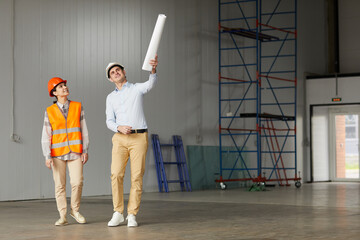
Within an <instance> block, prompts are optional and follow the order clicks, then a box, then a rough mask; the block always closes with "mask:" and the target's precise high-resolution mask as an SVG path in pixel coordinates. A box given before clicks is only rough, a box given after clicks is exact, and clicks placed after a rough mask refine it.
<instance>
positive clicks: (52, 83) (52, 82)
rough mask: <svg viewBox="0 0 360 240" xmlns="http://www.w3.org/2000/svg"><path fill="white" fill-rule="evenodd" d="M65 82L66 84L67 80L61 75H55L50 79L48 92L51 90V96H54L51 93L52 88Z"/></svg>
mask: <svg viewBox="0 0 360 240" xmlns="http://www.w3.org/2000/svg"><path fill="white" fill-rule="evenodd" d="M63 82H64V83H65V84H66V82H67V81H66V80H63V79H62V78H59V77H54V78H52V79H50V80H49V82H48V92H49V95H50V97H53V96H54V95H53V94H52V93H51V92H52V90H53V89H54V87H56V86H57V85H58V84H60V83H63Z"/></svg>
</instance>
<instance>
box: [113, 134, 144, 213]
mask: <svg viewBox="0 0 360 240" xmlns="http://www.w3.org/2000/svg"><path fill="white" fill-rule="evenodd" d="M112 142H113V149H112V162H111V186H112V198H113V205H114V211H117V212H120V213H123V212H124V176H125V168H126V164H127V162H128V159H129V157H130V171H131V188H130V196H129V203H128V208H127V213H128V214H134V215H136V214H137V213H138V211H139V207H140V202H141V194H142V185H143V176H144V172H145V158H146V152H147V149H148V133H147V132H146V133H133V134H126V135H124V134H121V133H115V134H114V136H113V138H112Z"/></svg>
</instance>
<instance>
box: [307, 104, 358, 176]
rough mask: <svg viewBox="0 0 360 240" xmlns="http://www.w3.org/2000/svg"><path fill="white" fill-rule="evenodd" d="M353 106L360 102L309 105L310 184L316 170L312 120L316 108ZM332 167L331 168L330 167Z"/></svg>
mask: <svg viewBox="0 0 360 240" xmlns="http://www.w3.org/2000/svg"><path fill="white" fill-rule="evenodd" d="M353 105H358V106H360V102H358V103H335V104H310V105H309V111H310V113H309V125H310V126H309V131H310V135H309V145H308V146H309V148H310V149H309V150H310V154H309V155H310V159H309V160H310V165H309V168H310V169H309V170H310V182H314V169H313V139H312V132H313V129H312V124H311V119H312V117H313V113H314V108H315V107H326V106H328V107H336V106H339V107H347V106H353ZM330 155H331V153H330ZM329 167H330V166H329ZM329 182H331V180H329Z"/></svg>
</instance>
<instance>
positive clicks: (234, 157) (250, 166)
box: [216, 0, 301, 188]
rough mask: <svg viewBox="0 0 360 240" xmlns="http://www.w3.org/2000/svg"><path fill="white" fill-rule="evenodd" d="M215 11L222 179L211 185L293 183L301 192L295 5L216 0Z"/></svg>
mask: <svg viewBox="0 0 360 240" xmlns="http://www.w3.org/2000/svg"><path fill="white" fill-rule="evenodd" d="M218 11H219V12H218V15H219V25H218V29H219V46H218V48H219V76H218V80H219V145H220V173H219V174H220V177H219V179H217V180H216V182H219V183H220V186H221V187H222V188H226V184H225V182H233V181H249V180H250V181H253V182H255V183H259V182H264V183H265V182H268V181H269V182H271V181H275V182H278V184H279V185H290V184H289V181H290V180H293V181H295V186H296V187H300V186H301V183H300V180H301V178H300V176H299V175H298V172H297V159H296V99H297V96H296V89H297V88H296V84H297V0H266V1H265V0H219V8H218ZM233 109H235V111H232V110H233ZM225 111H228V112H227V113H226V114H225ZM229 146H230V147H231V149H230V150H229Z"/></svg>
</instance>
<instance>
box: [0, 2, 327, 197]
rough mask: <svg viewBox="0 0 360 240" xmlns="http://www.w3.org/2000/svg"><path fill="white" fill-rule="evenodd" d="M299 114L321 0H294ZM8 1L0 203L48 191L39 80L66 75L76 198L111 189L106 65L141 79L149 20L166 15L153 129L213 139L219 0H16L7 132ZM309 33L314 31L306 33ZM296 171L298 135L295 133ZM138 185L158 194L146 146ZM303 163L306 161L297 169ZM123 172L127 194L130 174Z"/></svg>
mask: <svg viewBox="0 0 360 240" xmlns="http://www.w3.org/2000/svg"><path fill="white" fill-rule="evenodd" d="M298 5H299V8H298V10H299V12H298V13H299V22H298V23H299V30H298V32H299V42H298V53H299V61H298V67H299V76H298V78H299V98H298V99H299V106H298V107H299V108H298V109H299V111H298V117H299V120H298V129H301V128H302V127H303V126H302V121H303V117H304V111H303V110H302V109H303V108H304V106H305V105H304V104H303V102H304V97H303V92H304V89H303V86H302V84H303V77H304V74H303V73H304V72H316V73H324V72H325V68H326V67H325V64H326V54H325V53H326V51H325V50H326V45H325V44H324V42H325V39H326V37H325V35H326V33H325V32H324V30H323V29H324V26H325V21H324V19H325V14H324V11H325V7H324V1H323V0H321V1H311V0H303V1H299V3H298ZM11 6H12V0H2V1H0V32H1V34H0V53H1V54H0V78H1V83H2V87H1V88H0V91H1V92H0V106H1V109H2V111H3V114H1V116H0V120H1V128H0V131H1V132H0V133H1V134H0V151H1V153H2V156H1V158H0V163H1V165H0V166H1V167H0V200H14V199H34V198H49V197H53V196H54V190H53V180H52V174H51V172H50V171H49V170H48V169H47V168H46V167H45V165H44V158H43V156H42V152H41V145H40V138H41V129H42V124H43V117H44V111H45V108H46V107H47V106H48V105H50V104H51V103H52V102H51V100H52V99H50V98H49V97H48V94H47V81H48V79H49V78H51V77H53V76H60V77H63V78H65V79H67V80H69V84H68V85H69V87H70V99H72V100H76V101H81V102H83V104H84V107H85V116H86V120H87V123H88V128H89V132H90V152H89V156H90V159H89V162H88V163H87V164H86V165H85V170H84V172H85V183H84V195H85V196H89V195H103V194H110V193H111V190H110V178H109V175H110V161H111V136H112V132H111V131H110V130H108V129H107V128H106V125H105V98H106V96H107V94H108V93H109V92H111V91H112V90H113V89H114V86H113V85H112V84H111V83H110V82H108V81H107V80H106V79H105V73H104V69H105V67H106V65H107V63H108V62H110V61H119V62H121V63H123V64H124V65H125V67H126V70H127V77H128V80H129V81H130V82H142V81H145V80H146V78H147V75H148V74H147V73H146V72H144V71H142V70H141V66H142V61H143V58H144V56H145V53H146V49H147V45H148V42H149V39H150V37H151V33H152V30H153V27H154V24H155V21H156V18H157V14H159V13H164V14H166V15H167V16H168V19H167V23H166V27H165V30H164V35H163V38H162V43H161V47H160V50H159V52H158V54H159V61H160V63H159V67H158V74H159V82H158V84H157V86H156V87H155V88H154V89H153V90H152V91H151V92H149V93H148V94H147V96H146V97H145V114H146V116H147V121H148V125H149V129H150V134H151V133H157V134H159V135H160V138H161V140H162V141H168V140H169V139H170V137H171V135H173V134H179V135H181V136H183V141H184V143H185V144H186V145H196V144H200V145H212V146H214V145H218V96H217V91H218V90H217V89H218V85H217V69H218V53H217V47H218V45H217V41H218V36H217V7H218V6H217V0H196V1H195V0H182V1H180V0H153V1H145V0H104V1H94V0H93V1H88V0H86V1H85V0H76V1H75V0H58V1H56V0H15V18H14V19H15V24H14V26H15V65H14V66H15V70H14V73H15V76H14V119H15V120H14V131H15V133H16V134H18V135H19V136H20V138H21V142H20V143H15V142H12V141H11V140H10V135H11V133H12V130H11V129H12V104H11V103H12V96H13V95H12V94H13V93H12V67H11V62H12V60H11V59H12V27H11V26H12V24H11V22H12V8H11ZM314 36H316V37H314ZM298 134H299V135H298V150H299V151H298V152H299V154H298V161H299V168H300V169H301V168H302V164H303V157H304V156H303V154H302V151H303V148H302V142H303V136H302V132H301V130H300V131H298ZM149 150H150V151H149V152H148V158H147V164H146V165H147V166H146V168H147V170H146V173H145V178H144V190H145V191H157V181H156V175H155V167H154V163H153V162H154V159H153V153H152V150H151V149H150V148H149ZM304 167H306V165H305V166H304ZM129 177H130V176H129V174H128V175H126V180H125V191H126V192H128V191H129V186H130V178H129Z"/></svg>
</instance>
